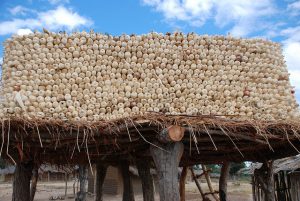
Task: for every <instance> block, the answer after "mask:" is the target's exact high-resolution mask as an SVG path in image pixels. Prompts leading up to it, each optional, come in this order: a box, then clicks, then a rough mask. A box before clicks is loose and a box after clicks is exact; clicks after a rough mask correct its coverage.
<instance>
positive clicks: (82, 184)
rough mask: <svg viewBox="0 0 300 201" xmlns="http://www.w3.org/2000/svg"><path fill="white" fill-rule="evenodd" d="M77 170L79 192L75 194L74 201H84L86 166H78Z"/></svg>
mask: <svg viewBox="0 0 300 201" xmlns="http://www.w3.org/2000/svg"><path fill="white" fill-rule="evenodd" d="M78 170H79V192H77V195H76V199H75V201H85V200H86V184H87V173H88V171H87V170H88V169H87V166H86V165H79V169H78Z"/></svg>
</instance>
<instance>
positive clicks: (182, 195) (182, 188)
mask: <svg viewBox="0 0 300 201" xmlns="http://www.w3.org/2000/svg"><path fill="white" fill-rule="evenodd" d="M187 170H188V167H186V166H184V167H183V168H182V171H181V175H180V181H179V192H180V201H185V180H186V176H187Z"/></svg>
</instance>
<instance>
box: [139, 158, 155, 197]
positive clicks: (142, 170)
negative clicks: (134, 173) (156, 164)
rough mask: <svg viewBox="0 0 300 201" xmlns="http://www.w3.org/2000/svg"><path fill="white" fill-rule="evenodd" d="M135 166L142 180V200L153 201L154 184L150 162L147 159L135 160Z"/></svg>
mask: <svg viewBox="0 0 300 201" xmlns="http://www.w3.org/2000/svg"><path fill="white" fill-rule="evenodd" d="M136 166H137V169H138V172H139V176H140V178H141V181H142V188H143V198H144V201H154V186H153V178H152V175H151V173H150V162H149V161H148V160H137V161H136Z"/></svg>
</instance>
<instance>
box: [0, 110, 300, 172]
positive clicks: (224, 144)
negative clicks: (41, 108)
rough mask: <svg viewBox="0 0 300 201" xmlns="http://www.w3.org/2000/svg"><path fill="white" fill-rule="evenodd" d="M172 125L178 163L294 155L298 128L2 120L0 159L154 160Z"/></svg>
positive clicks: (141, 120)
mask: <svg viewBox="0 0 300 201" xmlns="http://www.w3.org/2000/svg"><path fill="white" fill-rule="evenodd" d="M170 125H179V126H181V127H182V128H184V129H185V132H184V137H183V138H182V140H181V141H182V142H183V144H184V154H183V157H182V159H181V162H180V165H184V166H185V165H189V166H190V165H194V164H200V163H202V164H205V163H206V164H209V163H222V162H223V161H228V162H229V161H234V162H240V161H260V162H263V161H265V160H269V159H277V158H282V157H286V156H291V155H296V154H298V153H299V152H298V151H297V150H300V140H299V139H300V138H299V136H300V132H299V131H300V126H299V125H297V124H296V123H291V122H254V121H236V120H232V119H226V118H220V117H215V116H214V117H213V116H167V115H161V114H159V115H156V114H154V115H149V116H147V118H145V117H134V118H131V119H129V118H128V119H121V120H116V121H114V122H99V123H93V124H83V123H78V124H68V123H66V122H57V121H55V122H53V121H30V122H29V121H24V120H22V119H14V120H5V121H2V135H1V136H0V145H1V148H2V149H1V151H2V153H1V154H2V157H3V156H4V157H5V158H7V159H10V160H14V161H20V160H21V161H23V160H31V159H34V160H35V161H43V162H48V163H53V164H61V165H63V164H78V163H94V162H96V161H97V160H104V161H107V162H109V163H111V164H114V163H118V162H119V161H122V160H129V161H132V160H133V159H135V158H143V159H147V160H148V159H149V160H152V158H151V156H150V152H149V147H150V146H159V145H158V143H157V142H158V136H159V133H160V132H161V131H162V130H163V129H164V128H166V127H168V126H170Z"/></svg>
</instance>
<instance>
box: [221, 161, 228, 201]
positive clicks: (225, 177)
mask: <svg viewBox="0 0 300 201" xmlns="http://www.w3.org/2000/svg"><path fill="white" fill-rule="evenodd" d="M229 170H230V164H229V163H228V162H224V163H223V165H222V168H221V175H220V180H219V197H220V201H227V181H228V176H229Z"/></svg>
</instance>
